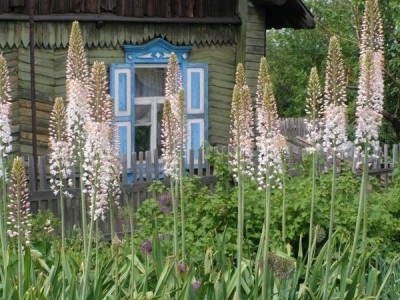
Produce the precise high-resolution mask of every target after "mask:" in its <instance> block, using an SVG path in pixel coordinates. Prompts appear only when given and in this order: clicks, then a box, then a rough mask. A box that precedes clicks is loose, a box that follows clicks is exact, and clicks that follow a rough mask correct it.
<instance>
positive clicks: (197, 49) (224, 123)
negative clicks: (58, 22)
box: [0, 45, 235, 155]
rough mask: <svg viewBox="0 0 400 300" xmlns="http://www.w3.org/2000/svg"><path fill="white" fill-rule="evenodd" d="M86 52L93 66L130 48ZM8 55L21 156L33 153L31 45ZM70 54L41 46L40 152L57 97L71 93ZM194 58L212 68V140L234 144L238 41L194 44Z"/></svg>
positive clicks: (38, 64)
mask: <svg viewBox="0 0 400 300" xmlns="http://www.w3.org/2000/svg"><path fill="white" fill-rule="evenodd" d="M4 50H5V49H3V51H4ZM0 51H1V50H0ZM86 53H87V58H88V61H89V64H90V65H92V64H93V63H94V61H95V60H101V61H104V62H105V64H106V65H109V64H111V63H122V62H123V61H124V51H123V50H122V48H121V47H112V46H111V47H98V48H87V49H86ZM4 54H5V56H6V59H7V60H8V65H9V68H10V73H11V88H12V90H13V99H14V103H13V120H12V123H13V134H14V139H13V140H14V147H13V151H15V152H18V153H19V154H21V155H30V154H31V153H32V125H31V124H32V123H31V121H32V120H31V102H30V65H29V64H30V57H29V49H26V48H18V49H16V48H13V49H8V50H7V51H4ZM66 58H67V50H66V49H65V48H58V49H48V48H43V47H41V48H36V49H35V72H36V75H35V78H36V101H37V103H36V109H37V141H38V153H39V155H46V154H47V150H48V126H49V119H50V113H51V109H52V106H53V104H54V100H55V98H56V97H65V68H66ZM189 61H191V62H203V63H207V64H208V66H209V78H208V83H209V86H208V89H209V95H208V97H209V142H210V144H211V145H226V144H228V142H229V122H230V121H229V120H230V119H229V114H230V107H231V99H232V90H233V85H234V80H235V45H210V46H206V45H205V46H194V47H193V49H192V51H191V52H190V53H189ZM17 100H18V101H17Z"/></svg>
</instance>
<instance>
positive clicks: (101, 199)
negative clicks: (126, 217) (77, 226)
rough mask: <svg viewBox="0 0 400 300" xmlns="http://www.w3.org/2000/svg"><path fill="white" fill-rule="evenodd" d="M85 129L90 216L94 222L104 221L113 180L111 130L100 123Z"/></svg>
mask: <svg viewBox="0 0 400 300" xmlns="http://www.w3.org/2000/svg"><path fill="white" fill-rule="evenodd" d="M85 128H86V131H87V137H86V141H85V145H84V155H85V163H84V170H85V174H84V175H83V176H84V177H85V186H86V191H87V193H88V195H89V200H90V208H89V215H90V216H92V215H94V220H96V219H97V218H99V217H100V218H101V219H102V220H104V219H105V217H106V212H107V210H108V197H109V187H110V181H111V180H112V178H113V177H112V176H113V174H112V172H111V171H112V168H113V165H112V160H111V157H112V153H111V151H112V148H111V147H110V140H111V129H110V127H109V126H108V125H107V124H104V123H100V122H88V123H87V124H86V126H85ZM93 210H94V211H93Z"/></svg>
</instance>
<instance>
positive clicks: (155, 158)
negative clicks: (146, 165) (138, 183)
mask: <svg viewBox="0 0 400 300" xmlns="http://www.w3.org/2000/svg"><path fill="white" fill-rule="evenodd" d="M153 161H154V179H155V180H159V179H160V173H161V172H160V165H159V164H158V150H157V149H154V150H153Z"/></svg>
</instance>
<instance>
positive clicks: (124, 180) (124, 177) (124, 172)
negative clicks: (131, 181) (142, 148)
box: [120, 155, 128, 184]
mask: <svg viewBox="0 0 400 300" xmlns="http://www.w3.org/2000/svg"><path fill="white" fill-rule="evenodd" d="M120 161H121V165H122V170H121V173H122V174H121V175H122V184H127V183H128V172H127V170H126V164H127V161H126V156H125V155H124V156H123V157H122V158H120Z"/></svg>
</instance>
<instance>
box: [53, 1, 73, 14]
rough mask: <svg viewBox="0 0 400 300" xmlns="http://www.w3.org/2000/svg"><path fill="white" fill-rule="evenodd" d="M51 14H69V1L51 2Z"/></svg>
mask: <svg viewBox="0 0 400 300" xmlns="http://www.w3.org/2000/svg"><path fill="white" fill-rule="evenodd" d="M51 4H52V5H51V12H52V13H53V14H64V13H68V12H69V5H70V2H69V1H52V2H51Z"/></svg>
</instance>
